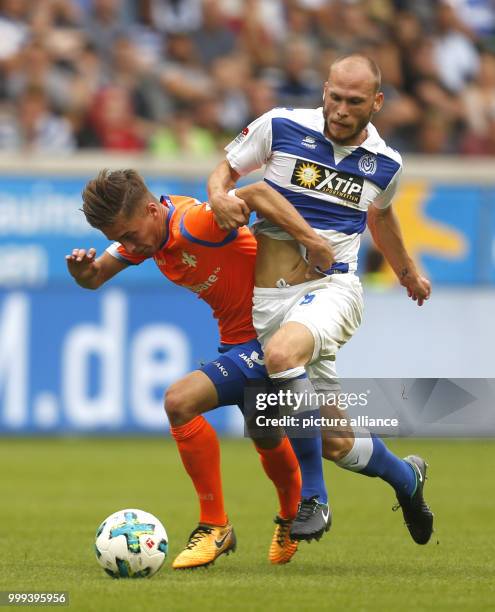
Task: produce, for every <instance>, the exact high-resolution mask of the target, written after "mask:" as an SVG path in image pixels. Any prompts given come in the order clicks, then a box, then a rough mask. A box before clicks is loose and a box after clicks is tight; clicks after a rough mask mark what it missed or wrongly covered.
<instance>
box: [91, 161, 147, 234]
mask: <svg viewBox="0 0 495 612" xmlns="http://www.w3.org/2000/svg"><path fill="white" fill-rule="evenodd" d="M82 199H83V207H82V211H83V213H84V215H85V217H86V220H87V221H88V223H89V224H90V225H92V226H93V227H96V228H97V229H102V228H104V227H108V226H110V225H112V224H113V223H114V222H115V221H116V219H117V217H119V216H121V215H123V216H124V218H129V217H131V216H132V215H133V214H134V212H135V211H136V210H137V209H138V208H139V206H140V205H142V204H143V203H144V202H145V201H146V200H147V201H150V199H151V200H155V198H154V196H153V195H152V194H151V193H150V192H149V190H148V188H147V187H146V185H145V183H144V180H143V178H142V177H141V175H140V174H139V173H138V172H136V170H132V169H126V170H113V171H111V170H108V169H105V170H102V171H101V172H100V173H99V174H98V176H97V177H96V178H94V179H92V180H90V181H89V182H88V183H87V184H86V187H85V188H84V190H83V192H82Z"/></svg>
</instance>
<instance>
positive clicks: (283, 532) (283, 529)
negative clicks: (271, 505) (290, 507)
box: [275, 517, 292, 548]
mask: <svg viewBox="0 0 495 612" xmlns="http://www.w3.org/2000/svg"><path fill="white" fill-rule="evenodd" d="M291 522H292V521H284V520H283V519H281V518H279V517H277V518H276V519H275V523H276V524H277V535H276V536H275V540H276V542H277V544H278V545H279V546H280V548H283V546H284V543H285V540H286V538H287V536H288V535H289V531H290V527H291Z"/></svg>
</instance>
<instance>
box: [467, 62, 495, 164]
mask: <svg viewBox="0 0 495 612" xmlns="http://www.w3.org/2000/svg"><path fill="white" fill-rule="evenodd" d="M462 99H463V102H464V107H465V110H466V113H465V118H466V122H467V128H468V131H467V133H466V135H465V137H464V140H463V142H462V146H461V151H462V152H463V153H466V154H470V155H495V55H494V54H492V53H488V52H485V53H483V54H482V55H481V61H480V70H479V74H478V77H477V79H476V80H475V82H474V83H472V84H471V85H470V86H469V87H468V88H467V89H466V90H465V91H464V92H463V96H462Z"/></svg>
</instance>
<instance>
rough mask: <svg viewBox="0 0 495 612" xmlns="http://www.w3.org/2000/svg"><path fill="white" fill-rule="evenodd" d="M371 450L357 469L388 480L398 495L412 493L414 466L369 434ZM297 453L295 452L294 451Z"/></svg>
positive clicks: (414, 476)
mask: <svg viewBox="0 0 495 612" xmlns="http://www.w3.org/2000/svg"><path fill="white" fill-rule="evenodd" d="M371 440H372V443H373V452H372V453H371V457H370V460H369V461H368V464H367V465H366V467H365V468H363V469H361V470H360V471H359V473H360V474H364V475H365V476H378V477H379V478H381V479H382V480H385V482H388V483H389V484H390V485H392V487H393V488H394V489H395V492H396V493H397V494H398V495H408V496H412V495H414V492H415V491H416V472H415V471H414V468H413V467H411V466H410V465H409V463H407V461H404V459H399V457H396V456H395V455H394V454H393V453H391V452H390V451H389V450H388V448H387V447H386V446H385V444H384V443H383V441H382V440H381V439H380V438H378V437H377V436H375V435H374V434H371ZM296 454H297V453H296Z"/></svg>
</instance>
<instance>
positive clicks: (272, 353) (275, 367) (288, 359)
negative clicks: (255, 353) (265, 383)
mask: <svg viewBox="0 0 495 612" xmlns="http://www.w3.org/2000/svg"><path fill="white" fill-rule="evenodd" d="M299 365H303V364H300V363H297V358H296V356H295V355H294V354H293V352H292V351H290V350H288V348H287V347H285V346H283V345H282V344H273V345H270V344H269V345H268V346H267V347H266V350H265V367H266V369H267V370H268V372H269V373H270V374H274V373H275V372H285V370H290V369H291V368H296V367H297V366H299Z"/></svg>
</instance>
